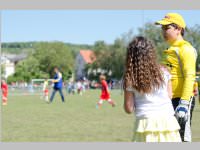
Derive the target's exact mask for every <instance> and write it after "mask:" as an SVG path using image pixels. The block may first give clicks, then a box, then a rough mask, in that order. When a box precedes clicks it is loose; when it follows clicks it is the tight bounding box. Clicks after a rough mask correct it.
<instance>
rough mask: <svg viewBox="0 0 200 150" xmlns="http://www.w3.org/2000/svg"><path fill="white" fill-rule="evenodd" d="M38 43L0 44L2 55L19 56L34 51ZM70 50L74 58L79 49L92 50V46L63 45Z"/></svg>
mask: <svg viewBox="0 0 200 150" xmlns="http://www.w3.org/2000/svg"><path fill="white" fill-rule="evenodd" d="M37 43H40V42H8V43H7V42H6V43H5V42H4V43H2V44H1V48H2V52H3V53H10V54H21V53H28V52H30V51H34V45H35V44H37ZM65 45H66V46H68V47H69V49H71V50H72V53H73V54H74V56H75V55H76V53H77V52H79V50H80V49H93V45H87V44H72V43H65Z"/></svg>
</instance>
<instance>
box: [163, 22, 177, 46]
mask: <svg viewBox="0 0 200 150" xmlns="http://www.w3.org/2000/svg"><path fill="white" fill-rule="evenodd" d="M162 34H163V37H164V39H165V40H166V41H167V42H169V43H171V42H174V41H175V40H176V39H177V37H178V36H179V35H180V34H181V29H179V28H175V27H174V26H172V25H163V26H162Z"/></svg>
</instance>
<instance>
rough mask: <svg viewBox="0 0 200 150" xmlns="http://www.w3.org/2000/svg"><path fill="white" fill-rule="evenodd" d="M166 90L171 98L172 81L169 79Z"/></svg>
mask: <svg viewBox="0 0 200 150" xmlns="http://www.w3.org/2000/svg"><path fill="white" fill-rule="evenodd" d="M167 92H168V95H169V98H170V99H172V82H171V80H169V81H168V84H167Z"/></svg>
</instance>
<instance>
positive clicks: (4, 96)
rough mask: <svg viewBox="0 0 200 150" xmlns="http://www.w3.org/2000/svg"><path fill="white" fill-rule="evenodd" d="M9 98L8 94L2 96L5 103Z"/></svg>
mask: <svg viewBox="0 0 200 150" xmlns="http://www.w3.org/2000/svg"><path fill="white" fill-rule="evenodd" d="M7 96H8V92H3V96H2V99H3V103H7V100H8V98H7Z"/></svg>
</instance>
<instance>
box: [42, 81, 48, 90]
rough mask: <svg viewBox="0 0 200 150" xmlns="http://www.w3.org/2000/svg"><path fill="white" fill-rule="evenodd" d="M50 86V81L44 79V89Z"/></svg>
mask: <svg viewBox="0 0 200 150" xmlns="http://www.w3.org/2000/svg"><path fill="white" fill-rule="evenodd" d="M47 87H48V81H44V84H43V91H44V90H46V89H47Z"/></svg>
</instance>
